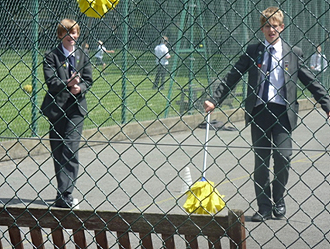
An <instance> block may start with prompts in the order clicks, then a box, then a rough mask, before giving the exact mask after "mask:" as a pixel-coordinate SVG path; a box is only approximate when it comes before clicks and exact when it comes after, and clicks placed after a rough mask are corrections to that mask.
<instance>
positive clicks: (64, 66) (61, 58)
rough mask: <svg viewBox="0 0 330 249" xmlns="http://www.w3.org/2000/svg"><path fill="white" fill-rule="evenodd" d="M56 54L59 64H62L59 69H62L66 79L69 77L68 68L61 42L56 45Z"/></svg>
mask: <svg viewBox="0 0 330 249" xmlns="http://www.w3.org/2000/svg"><path fill="white" fill-rule="evenodd" d="M57 56H58V60H59V61H60V63H61V65H62V66H61V68H60V69H59V70H63V71H64V73H65V76H66V78H67V79H68V78H69V69H68V63H67V59H66V57H65V55H64V51H63V48H62V43H61V44H59V45H58V46H57Z"/></svg>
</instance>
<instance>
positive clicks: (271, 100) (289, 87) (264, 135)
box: [204, 7, 330, 222]
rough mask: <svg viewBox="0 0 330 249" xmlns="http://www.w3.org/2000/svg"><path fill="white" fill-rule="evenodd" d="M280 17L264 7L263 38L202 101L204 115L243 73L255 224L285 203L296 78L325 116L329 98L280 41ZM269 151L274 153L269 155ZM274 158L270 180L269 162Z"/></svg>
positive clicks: (279, 213) (280, 211)
mask: <svg viewBox="0 0 330 249" xmlns="http://www.w3.org/2000/svg"><path fill="white" fill-rule="evenodd" d="M283 21H284V15H283V12H282V11H281V10H280V9H279V8H277V7H269V8H267V9H266V10H264V11H263V12H262V14H261V17H260V23H261V31H262V33H263V35H264V38H265V40H264V41H263V42H259V43H256V44H250V45H249V46H248V47H247V49H246V52H245V53H244V54H243V55H242V56H241V57H240V58H239V60H238V61H237V62H236V63H235V65H234V66H233V67H232V69H231V70H230V71H229V73H228V74H227V75H226V76H225V77H224V78H223V79H222V81H221V83H220V84H219V86H218V88H217V89H216V90H215V92H214V95H213V98H210V99H209V100H206V101H205V102H204V108H205V111H206V112H211V111H213V110H214V109H215V107H216V105H220V104H221V103H222V102H223V101H224V100H225V98H226V97H227V96H228V95H229V94H230V91H231V90H233V89H234V88H235V86H236V85H237V83H238V82H239V81H240V80H241V78H242V76H243V75H244V74H245V73H248V82H247V84H248V85H247V87H246V88H247V96H246V99H245V100H244V103H243V105H244V106H245V121H246V125H248V124H251V138H252V144H253V149H254V163H255V165H254V189H255V194H256V200H257V205H258V211H257V212H255V214H254V215H253V216H252V218H251V220H252V221H254V222H261V221H265V220H268V219H271V218H272V214H273V215H274V217H275V218H276V219H281V218H283V217H285V214H286V205H285V201H284V197H285V191H286V184H287V182H288V177H289V169H290V157H291V154H292V139H291V132H292V130H293V129H295V127H296V125H297V119H298V117H297V116H298V115H297V114H298V110H299V104H298V101H297V85H298V83H297V81H298V79H299V80H300V81H301V82H302V84H303V85H304V86H305V87H306V88H308V90H309V91H310V92H311V93H312V94H313V95H314V98H315V99H316V100H317V101H318V103H319V104H321V107H322V109H323V110H324V111H325V112H326V115H327V117H328V118H329V115H330V97H329V95H328V93H327V91H326V90H325V89H324V88H323V86H322V85H321V84H320V83H319V82H318V81H317V80H315V75H313V73H312V72H311V71H310V69H309V68H308V67H306V65H304V60H303V53H302V50H301V49H300V48H298V47H295V46H294V47H291V46H289V45H288V44H287V43H286V42H285V41H283V40H282V37H281V32H282V31H283V30H284V22H283ZM272 151H273V153H271V152H272ZM271 156H272V157H273V160H274V170H273V171H274V172H273V173H272V174H273V180H272V181H270V174H269V171H270V170H269V168H270V158H271Z"/></svg>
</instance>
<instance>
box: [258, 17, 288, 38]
mask: <svg viewBox="0 0 330 249" xmlns="http://www.w3.org/2000/svg"><path fill="white" fill-rule="evenodd" d="M283 29H284V24H283V23H282V24H280V23H279V22H278V21H274V20H268V22H266V23H265V25H264V26H263V27H261V31H262V33H264V36H265V39H266V40H267V41H268V42H269V43H270V44H275V43H276V42H278V41H279V37H280V33H281V32H282V31H283Z"/></svg>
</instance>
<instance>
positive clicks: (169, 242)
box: [162, 234, 175, 249]
mask: <svg viewBox="0 0 330 249" xmlns="http://www.w3.org/2000/svg"><path fill="white" fill-rule="evenodd" d="M162 238H163V240H164V242H165V248H166V249H175V243H174V236H173V234H162Z"/></svg>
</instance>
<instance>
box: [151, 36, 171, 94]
mask: <svg viewBox="0 0 330 249" xmlns="http://www.w3.org/2000/svg"><path fill="white" fill-rule="evenodd" d="M167 43H168V37H167V36H163V37H162V39H161V43H160V44H159V45H157V46H156V47H155V56H156V66H157V73H156V76H155V81H154V85H153V87H152V89H158V84H159V81H161V82H160V88H159V89H160V90H163V89H164V87H165V85H164V84H165V76H166V72H167V69H166V66H167V65H168V59H169V58H171V55H170V54H169V50H168V48H167V46H166V45H167Z"/></svg>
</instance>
